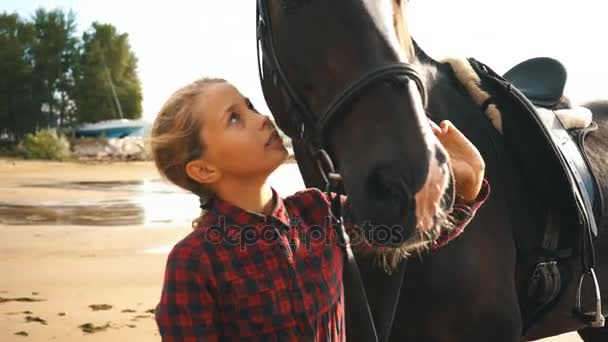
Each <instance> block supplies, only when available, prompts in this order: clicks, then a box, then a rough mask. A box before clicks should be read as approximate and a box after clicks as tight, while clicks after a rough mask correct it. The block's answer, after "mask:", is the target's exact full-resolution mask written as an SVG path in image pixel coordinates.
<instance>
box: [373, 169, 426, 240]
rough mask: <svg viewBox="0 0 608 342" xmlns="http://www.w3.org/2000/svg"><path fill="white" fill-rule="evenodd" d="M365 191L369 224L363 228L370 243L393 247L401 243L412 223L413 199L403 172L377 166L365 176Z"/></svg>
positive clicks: (414, 211)
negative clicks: (367, 201)
mask: <svg viewBox="0 0 608 342" xmlns="http://www.w3.org/2000/svg"><path fill="white" fill-rule="evenodd" d="M366 194H367V196H369V197H370V201H369V203H371V205H369V206H368V208H366V209H367V210H366V211H367V212H368V216H369V217H368V220H369V221H370V223H371V225H369V226H364V227H363V229H364V230H366V232H365V233H366V236H368V237H371V241H370V242H372V244H374V245H381V246H393V247H396V246H398V245H400V244H402V243H403V242H405V241H406V240H407V239H408V238H409V237H410V236H411V234H412V233H413V231H414V229H415V226H416V202H415V197H414V194H413V193H412V192H411V190H410V188H409V186H408V185H407V184H406V182H405V180H404V177H403V175H402V174H401V173H400V172H398V170H397V169H395V168H394V167H391V166H386V165H382V166H377V167H376V168H374V169H373V171H372V172H371V173H370V175H369V177H368V178H367V181H366ZM387 233H388V234H387Z"/></svg>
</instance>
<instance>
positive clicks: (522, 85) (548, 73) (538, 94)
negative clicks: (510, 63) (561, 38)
mask: <svg viewBox="0 0 608 342" xmlns="http://www.w3.org/2000/svg"><path fill="white" fill-rule="evenodd" d="M503 77H504V78H505V79H506V80H507V81H509V82H510V83H511V84H512V85H513V86H515V87H516V88H517V89H519V91H520V92H522V94H524V95H525V96H526V97H527V98H528V99H529V100H530V101H531V102H532V103H534V104H535V105H537V106H540V107H545V108H554V107H556V106H557V105H558V104H560V103H561V102H562V101H563V99H564V87H565V86H566V80H567V79H568V73H567V71H566V68H565V67H564V65H563V64H562V63H561V62H559V61H558V60H555V59H553V58H548V57H537V58H532V59H528V60H526V61H523V62H521V63H519V64H517V65H516V66H514V67H513V68H511V69H510V70H509V71H507V72H506V73H505V74H504V75H503Z"/></svg>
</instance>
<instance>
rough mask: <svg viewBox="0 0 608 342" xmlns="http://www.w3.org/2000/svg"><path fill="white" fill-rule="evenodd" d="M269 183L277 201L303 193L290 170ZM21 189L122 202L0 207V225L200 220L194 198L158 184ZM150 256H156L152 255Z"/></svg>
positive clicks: (156, 223) (160, 223) (85, 184)
mask: <svg viewBox="0 0 608 342" xmlns="http://www.w3.org/2000/svg"><path fill="white" fill-rule="evenodd" d="M269 183H270V184H271V186H273V187H274V188H275V189H277V191H278V192H279V194H280V195H281V196H287V195H289V194H292V193H293V192H295V191H297V190H300V189H302V188H303V183H302V180H301V177H300V175H299V170H298V166H297V165H296V164H284V165H283V166H281V167H280V168H279V169H277V171H275V173H273V174H272V175H271V176H270V179H269ZM21 187H28V188H39V189H40V191H41V192H43V191H44V189H65V190H69V191H73V190H94V191H111V192H121V193H125V195H124V197H123V198H119V199H112V200H107V199H106V200H97V201H77V202H69V201H63V202H45V203H44V204H43V203H42V201H41V203H40V204H39V205H16V204H12V203H2V202H0V224H3V225H50V226H53V225H84V226H124V225H146V226H166V225H167V224H174V225H175V224H179V225H182V224H185V225H188V226H189V225H190V224H191V222H192V219H194V218H195V217H197V216H198V215H199V214H200V209H199V207H198V205H199V203H198V198H197V197H196V196H195V195H193V194H191V193H189V192H187V191H184V190H182V189H180V188H178V187H176V186H173V185H171V184H168V183H166V182H165V181H163V180H161V179H144V180H136V181H109V182H101V181H80V182H55V183H33V184H26V185H22V186H21ZM119 196H120V195H119ZM42 197H43V196H42ZM72 198H73V197H72ZM42 199H43V198H42ZM155 252H156V253H158V252H159V251H152V253H155Z"/></svg>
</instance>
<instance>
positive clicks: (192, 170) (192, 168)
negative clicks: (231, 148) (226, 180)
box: [186, 159, 221, 184]
mask: <svg viewBox="0 0 608 342" xmlns="http://www.w3.org/2000/svg"><path fill="white" fill-rule="evenodd" d="M186 173H187V174H188V176H189V177H190V178H192V179H193V180H195V181H197V182H199V183H201V184H211V183H215V182H217V181H218V180H219V179H220V177H221V173H220V172H219V170H218V169H217V168H216V167H214V166H213V165H212V164H210V163H208V162H206V161H204V160H201V159H197V160H192V161H190V162H188V164H186Z"/></svg>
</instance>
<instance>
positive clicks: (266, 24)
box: [256, 0, 427, 189]
mask: <svg viewBox="0 0 608 342" xmlns="http://www.w3.org/2000/svg"><path fill="white" fill-rule="evenodd" d="M256 20H257V47H256V50H257V58H258V73H259V77H260V81H261V82H263V81H264V80H265V75H264V73H263V71H262V70H263V65H262V63H264V64H265V65H266V66H267V67H268V69H269V70H270V74H271V75H270V76H271V77H272V82H273V84H274V85H275V86H276V87H278V88H279V90H280V91H281V93H282V94H283V96H284V97H285V99H286V100H287V101H286V103H287V106H288V109H287V110H288V112H289V113H288V114H289V117H290V118H291V121H292V122H291V125H292V128H295V129H296V135H295V136H294V135H293V134H292V135H290V138H291V139H293V140H299V141H302V142H304V145H306V146H308V147H309V148H311V149H312V151H313V156H314V158H315V159H316V162H317V165H318V167H319V169H320V172H321V176H322V177H323V181H324V182H325V187H326V188H328V187H332V188H334V189H338V188H339V187H338V185H339V183H340V182H341V181H342V177H341V176H340V174H339V173H337V172H335V169H334V167H333V166H334V163H333V161H332V159H331V158H330V156H329V154H328V153H327V152H326V151H327V150H326V145H325V143H326V140H325V137H326V134H327V128H328V127H329V125H330V124H331V123H333V122H334V121H335V120H336V119H337V118H338V117H339V114H340V113H342V109H343V108H344V106H345V105H347V104H348V103H349V102H350V101H352V100H353V99H354V98H355V97H357V96H359V95H360V94H361V93H362V92H363V90H365V89H366V88H367V87H369V86H370V85H372V84H374V83H376V82H378V81H380V80H386V79H395V80H397V81H406V80H408V79H411V80H413V81H414V82H415V83H416V86H417V88H418V91H419V92H420V95H421V98H422V102H423V104H424V105H425V106H426V97H427V93H426V88H425V86H424V83H423V82H422V79H421V77H420V76H419V75H418V72H417V71H416V69H414V68H413V67H412V65H410V64H407V63H388V64H385V65H381V66H378V67H376V68H374V69H372V70H370V71H368V72H367V73H365V74H363V75H362V76H360V77H359V78H358V79H356V80H355V81H353V82H351V84H350V85H349V86H348V87H346V89H344V90H342V91H341V92H340V93H339V94H338V95H337V96H336V97H335V98H334V99H333V100H332V101H331V102H330V103H329V105H328V106H327V107H326V108H325V110H324V111H323V112H321V113H320V114H319V115H314V114H313V111H312V110H311V109H310V107H309V106H308V105H307V103H306V101H305V100H304V99H303V98H302V97H301V96H300V95H299V94H298V93H297V92H296V91H295V90H294V88H293V87H292V86H291V84H290V83H289V80H287V77H286V76H285V72H284V71H283V68H282V66H281V63H280V62H279V59H278V56H277V54H276V50H275V47H274V42H273V30H272V22H271V20H270V13H269V8H268V6H267V1H264V0H257V7H256Z"/></svg>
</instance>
